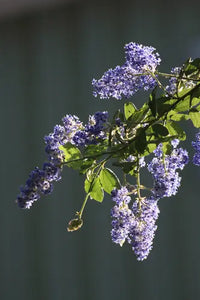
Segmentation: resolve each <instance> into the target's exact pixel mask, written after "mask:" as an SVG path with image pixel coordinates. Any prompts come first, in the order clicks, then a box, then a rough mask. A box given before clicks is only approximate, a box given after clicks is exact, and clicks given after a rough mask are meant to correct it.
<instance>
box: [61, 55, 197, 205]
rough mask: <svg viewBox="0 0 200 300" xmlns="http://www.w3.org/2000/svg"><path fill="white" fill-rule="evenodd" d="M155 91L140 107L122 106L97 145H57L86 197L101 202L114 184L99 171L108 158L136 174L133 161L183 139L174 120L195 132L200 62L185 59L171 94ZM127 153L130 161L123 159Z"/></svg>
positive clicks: (112, 177)
mask: <svg viewBox="0 0 200 300" xmlns="http://www.w3.org/2000/svg"><path fill="white" fill-rule="evenodd" d="M157 74H159V73H157ZM160 74H161V73H160ZM171 76H172V75H171ZM159 93H160V91H159V90H158V88H156V89H154V90H153V92H152V93H151V94H150V97H149V99H148V101H147V102H146V103H144V105H143V106H142V107H141V108H140V109H137V108H136V107H135V105H134V104H133V103H132V102H127V103H125V104H124V110H123V112H121V111H119V110H118V111H117V112H116V113H115V114H114V116H113V119H112V121H111V123H110V124H109V127H108V128H107V129H106V130H107V139H105V140H103V141H102V142H101V143H98V144H97V145H89V146H86V147H85V148H84V149H81V150H80V149H79V148H77V147H76V146H74V145H72V144H70V143H68V144H66V145H65V146H61V147H60V149H61V150H62V151H63V152H64V154H65V162H64V163H65V164H66V165H68V166H69V167H71V168H73V169H76V170H79V172H80V173H81V174H84V175H85V176H86V179H85V184H84V187H85V192H86V195H87V197H90V198H91V199H94V200H96V201H99V202H102V201H103V198H104V192H106V193H108V194H110V193H111V191H112V190H113V189H114V188H115V187H117V188H118V187H119V186H120V182H119V179H118V177H117V176H116V174H115V173H114V172H113V171H112V170H111V169H110V168H107V167H105V165H106V163H107V162H108V161H110V160H111V159H113V165H115V166H118V167H120V168H121V169H122V171H123V172H124V173H126V174H130V175H133V176H136V175H137V172H138V159H139V157H142V156H148V155H150V154H151V153H152V152H153V151H154V150H155V149H156V147H157V146H158V144H160V143H162V144H163V151H164V153H165V154H168V153H169V152H170V151H171V140H173V139H175V138H177V139H179V140H185V139H186V133H185V132H184V130H183V129H182V128H181V126H180V124H179V123H180V121H188V120H191V121H192V123H193V125H194V127H196V128H200V117H199V116H200V115H199V112H200V59H195V60H193V61H192V60H191V59H189V60H188V61H187V62H186V63H185V64H184V65H183V67H182V70H181V72H180V75H179V76H178V78H177V86H176V92H175V94H174V95H173V96H170V95H168V94H167V93H166V92H164V93H163V94H161V95H160V94H159ZM116 120H117V121H116ZM130 155H132V156H134V157H135V158H136V159H135V160H133V161H129V160H127V158H128V157H129V156H130Z"/></svg>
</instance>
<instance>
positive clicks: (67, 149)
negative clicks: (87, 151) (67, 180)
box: [59, 143, 82, 169]
mask: <svg viewBox="0 0 200 300" xmlns="http://www.w3.org/2000/svg"><path fill="white" fill-rule="evenodd" d="M59 149H60V150H61V151H63V152H64V155H65V162H68V161H71V160H77V159H78V161H73V162H70V163H68V164H67V166H68V167H71V168H73V169H79V168H80V167H81V165H82V160H81V158H82V155H81V152H80V150H79V149H78V148H77V147H76V146H74V145H72V144H70V143H67V144H65V145H64V146H60V147H59ZM79 159H80V160H79Z"/></svg>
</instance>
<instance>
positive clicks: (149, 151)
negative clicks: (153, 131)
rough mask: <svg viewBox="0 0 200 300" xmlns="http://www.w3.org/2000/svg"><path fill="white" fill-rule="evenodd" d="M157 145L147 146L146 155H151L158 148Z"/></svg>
mask: <svg viewBox="0 0 200 300" xmlns="http://www.w3.org/2000/svg"><path fill="white" fill-rule="evenodd" d="M157 146H158V145H157V144H156V143H150V144H148V145H147V147H146V150H145V152H144V155H145V156H146V155H149V154H150V153H152V152H153V151H154V150H155V149H156V148H157Z"/></svg>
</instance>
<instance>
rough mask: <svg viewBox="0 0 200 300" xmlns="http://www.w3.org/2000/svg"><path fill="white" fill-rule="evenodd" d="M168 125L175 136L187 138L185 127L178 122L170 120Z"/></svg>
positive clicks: (170, 132) (171, 133)
mask: <svg viewBox="0 0 200 300" xmlns="http://www.w3.org/2000/svg"><path fill="white" fill-rule="evenodd" d="M166 127H167V129H168V131H169V134H170V135H171V136H173V137H177V138H179V139H180V140H182V141H184V140H185V139H186V134H185V132H184V131H183V129H182V128H181V127H180V126H179V125H178V124H177V123H176V122H168V123H167V124H166Z"/></svg>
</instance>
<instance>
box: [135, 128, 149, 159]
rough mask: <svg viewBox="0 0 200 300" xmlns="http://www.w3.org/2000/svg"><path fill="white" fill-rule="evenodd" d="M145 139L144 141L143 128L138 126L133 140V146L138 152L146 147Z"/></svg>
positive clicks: (141, 151)
mask: <svg viewBox="0 0 200 300" xmlns="http://www.w3.org/2000/svg"><path fill="white" fill-rule="evenodd" d="M146 145H147V141H146V134H145V129H144V128H139V129H138V130H137V136H136V140H135V148H136V150H137V152H138V153H140V154H142V153H143V152H144V150H145V148H146Z"/></svg>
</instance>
